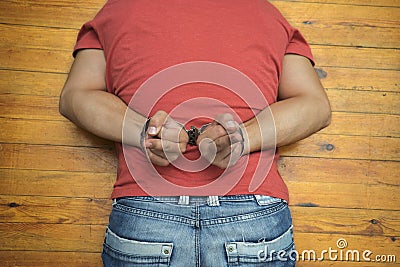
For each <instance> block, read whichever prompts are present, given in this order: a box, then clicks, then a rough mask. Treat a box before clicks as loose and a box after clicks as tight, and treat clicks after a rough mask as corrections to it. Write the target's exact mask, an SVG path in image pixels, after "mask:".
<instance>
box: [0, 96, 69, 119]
mask: <svg viewBox="0 0 400 267" xmlns="http://www.w3.org/2000/svg"><path fill="white" fill-rule="evenodd" d="M58 101H59V97H53V96H27V95H14V94H1V95H0V114H1V116H2V117H7V118H29V119H42V120H62V121H67V119H65V118H64V117H63V116H61V114H60V113H59V108H58Z"/></svg>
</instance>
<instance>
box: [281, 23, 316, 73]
mask: <svg viewBox="0 0 400 267" xmlns="http://www.w3.org/2000/svg"><path fill="white" fill-rule="evenodd" d="M286 54H296V55H300V56H304V57H306V58H308V59H309V60H310V61H311V64H312V65H313V66H314V65H315V62H314V57H313V55H312V52H311V48H310V46H309V44H308V43H307V41H306V39H304V37H303V35H302V34H301V33H300V32H299V30H297V29H293V32H292V38H291V39H290V41H289V44H288V46H287V48H286Z"/></svg>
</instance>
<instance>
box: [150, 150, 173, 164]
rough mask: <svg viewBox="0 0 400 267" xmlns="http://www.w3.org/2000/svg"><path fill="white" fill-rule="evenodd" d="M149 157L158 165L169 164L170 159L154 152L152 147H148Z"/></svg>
mask: <svg viewBox="0 0 400 267" xmlns="http://www.w3.org/2000/svg"><path fill="white" fill-rule="evenodd" d="M146 152H147V157H148V159H149V160H150V161H151V163H153V164H154V165H158V166H164V167H165V166H168V165H169V161H168V160H167V159H165V158H163V157H160V156H158V155H157V154H155V153H153V152H152V151H151V150H150V149H146Z"/></svg>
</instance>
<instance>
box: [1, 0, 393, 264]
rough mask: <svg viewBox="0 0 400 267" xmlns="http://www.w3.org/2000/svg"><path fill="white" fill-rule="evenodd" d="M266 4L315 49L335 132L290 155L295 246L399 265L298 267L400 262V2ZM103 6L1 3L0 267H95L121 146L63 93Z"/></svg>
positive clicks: (25, 0) (99, 0)
mask: <svg viewBox="0 0 400 267" xmlns="http://www.w3.org/2000/svg"><path fill="white" fill-rule="evenodd" d="M199 1H201V0H199ZM272 2H273V4H274V5H276V6H277V7H278V8H279V9H280V10H281V12H282V13H283V14H284V15H285V16H286V17H287V19H288V20H289V21H290V22H291V23H292V25H294V26H295V27H297V28H299V29H300V30H301V31H302V33H303V34H304V35H305V37H306V38H307V39H308V40H309V42H310V44H311V45H312V49H313V52H314V54H315V58H316V62H317V66H316V68H317V70H318V72H319V73H320V76H321V78H322V82H323V84H324V86H325V88H326V91H327V93H328V96H329V98H330V100H331V103H332V108H333V122H332V125H331V126H330V127H329V128H327V129H325V130H323V131H322V132H320V133H318V134H315V135H313V136H312V137H310V138H308V139H307V140H304V141H301V142H298V143H297V144H294V145H291V146H289V147H285V148H284V149H282V155H283V157H282V160H281V161H280V171H281V173H282V175H283V177H284V179H285V180H286V182H287V184H288V186H289V188H290V192H291V201H292V202H291V203H292V204H291V209H292V212H293V217H294V225H295V241H296V244H297V250H298V251H299V253H301V252H302V251H303V250H315V251H316V252H317V253H318V254H317V255H319V254H320V253H321V252H322V251H323V250H328V249H329V248H331V249H337V250H339V251H343V253H345V252H346V251H347V250H358V251H360V253H362V251H364V250H370V251H371V252H372V254H371V256H370V257H371V259H372V260H375V259H376V258H375V256H377V255H382V256H385V255H386V256H387V257H386V259H387V260H390V255H395V256H396V260H397V263H385V264H383V263H377V262H373V261H371V262H365V261H364V260H363V259H362V258H361V261H362V262H343V261H342V262H341V261H335V260H332V261H329V257H328V256H326V257H325V261H315V262H307V261H305V262H304V261H300V262H299V264H298V266H360V267H361V266H362V267H368V266H400V212H399V211H400V164H399V161H400V50H399V47H400V31H399V28H400V1H399V0H304V1H300V0H298V1H295V0H293V1H285V0H280V1H272ZM103 3H104V0H86V1H78V0H41V1H38V0H1V1H0V125H1V131H0V265H1V266H101V260H100V251H101V244H102V239H103V235H104V230H105V227H106V224H107V220H108V214H109V212H110V201H109V200H108V197H109V194H110V192H111V188H112V183H113V181H114V179H115V178H114V176H115V169H116V160H115V158H114V150H113V145H112V144H111V143H109V142H107V141H105V140H102V139H99V138H96V137H94V136H92V135H90V134H88V133H85V132H84V131H81V130H79V129H78V128H77V127H76V126H74V125H73V124H71V123H70V122H68V121H67V120H66V119H64V118H63V117H61V116H60V115H59V113H58V96H59V93H60V89H61V88H62V85H63V83H64V81H65V79H66V76H67V72H68V70H69V67H70V64H71V62H72V57H71V50H72V48H73V45H74V42H75V38H76V34H77V32H78V29H79V28H80V26H81V24H83V23H84V22H85V21H87V20H89V19H90V18H92V17H93V16H94V15H95V14H96V12H97V11H98V9H99V8H100V7H101V6H102V4H103ZM339 239H345V240H346V241H347V244H348V246H347V247H346V248H345V249H343V250H340V249H339V248H338V247H337V241H338V240H339ZM384 258H385V257H381V259H384ZM344 259H345V258H344ZM217 267H218V266H217Z"/></svg>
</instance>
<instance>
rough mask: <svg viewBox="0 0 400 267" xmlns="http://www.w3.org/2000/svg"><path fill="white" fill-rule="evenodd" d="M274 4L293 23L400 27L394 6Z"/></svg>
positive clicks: (399, 17)
mask: <svg viewBox="0 0 400 267" xmlns="http://www.w3.org/2000/svg"><path fill="white" fill-rule="evenodd" d="M273 4H274V5H275V6H276V7H277V8H278V9H279V10H280V11H281V13H282V14H283V16H284V17H285V18H286V19H287V20H288V21H289V22H291V23H294V22H297V23H300V22H303V21H311V22H312V21H315V22H317V23H318V22H319V23H323V24H325V25H327V26H329V25H343V24H344V25H349V26H363V27H387V28H398V27H399V25H400V24H399V22H400V10H399V9H398V8H392V7H374V6H367V5H363V6H361V5H351V3H349V4H350V5H349V4H335V5H331V4H324V3H321V2H319V3H310V2H308V1H307V2H305V1H304V2H293V1H274V2H273Z"/></svg>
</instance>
